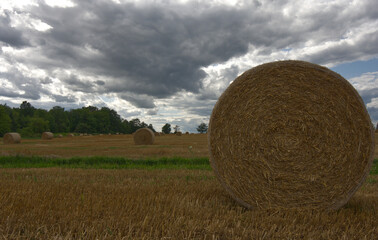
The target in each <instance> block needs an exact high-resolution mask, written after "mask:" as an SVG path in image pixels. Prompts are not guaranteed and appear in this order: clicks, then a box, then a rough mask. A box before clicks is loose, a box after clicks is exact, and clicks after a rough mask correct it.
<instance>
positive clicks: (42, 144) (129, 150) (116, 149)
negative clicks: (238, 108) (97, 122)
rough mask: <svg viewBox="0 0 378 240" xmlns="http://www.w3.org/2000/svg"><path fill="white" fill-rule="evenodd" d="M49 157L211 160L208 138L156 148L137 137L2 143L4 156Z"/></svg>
mask: <svg viewBox="0 0 378 240" xmlns="http://www.w3.org/2000/svg"><path fill="white" fill-rule="evenodd" d="M15 154H20V155H26V156H47V157H76V156H82V157H87V156H113V157H114V156H117V157H127V158H132V159H140V158H160V157H185V158H193V157H208V156H209V153H208V147H207V135H206V134H191V135H185V134H184V135H182V136H176V135H173V134H170V135H165V136H157V137H155V142H154V144H153V145H135V144H134V140H133V135H131V134H126V135H102V136H99V135H97V136H76V137H63V138H54V139H52V140H42V139H22V141H21V144H13V145H4V144H3V142H1V143H0V155H3V156H4V155H5V156H6V155H15Z"/></svg>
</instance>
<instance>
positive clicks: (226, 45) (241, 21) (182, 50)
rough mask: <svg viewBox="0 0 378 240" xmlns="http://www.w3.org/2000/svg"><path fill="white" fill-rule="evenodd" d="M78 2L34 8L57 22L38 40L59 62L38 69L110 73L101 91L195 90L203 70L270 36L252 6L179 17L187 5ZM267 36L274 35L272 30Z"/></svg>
mask: <svg viewBox="0 0 378 240" xmlns="http://www.w3.org/2000/svg"><path fill="white" fill-rule="evenodd" d="M76 4H77V6H76V7H73V8H66V9H55V8H51V7H49V6H47V5H43V4H40V6H39V7H38V8H35V9H34V11H33V13H34V14H35V15H36V16H37V17H38V18H39V19H41V20H42V21H44V22H46V23H47V24H49V25H50V26H52V27H53V29H52V30H50V31H47V32H46V33H44V34H39V35H38V36H36V37H39V38H43V40H44V41H45V42H46V44H45V46H44V51H43V54H45V56H46V57H48V58H50V59H52V63H55V65H54V64H52V65H47V66H46V65H44V66H39V67H42V68H46V67H47V68H50V69H51V70H53V69H54V68H57V67H75V68H77V69H80V70H82V71H85V72H87V73H90V74H99V75H105V76H111V77H113V78H114V79H115V80H114V81H113V82H107V84H106V89H104V91H110V92H123V91H125V90H127V91H132V92H134V93H136V94H148V95H150V96H155V97H168V96H171V95H173V94H175V93H176V92H177V91H180V90H186V91H189V92H195V93H196V92H198V91H199V89H200V88H201V87H202V85H201V80H202V79H203V78H204V77H205V76H206V74H205V72H204V71H203V70H201V67H203V66H207V65H210V64H212V63H214V62H223V61H226V60H228V59H230V58H231V57H234V56H238V55H242V54H244V53H246V52H247V50H248V46H249V44H250V43H251V41H252V42H253V43H254V44H255V45H266V44H269V43H267V42H266V41H267V39H270V37H271V36H265V37H262V36H263V34H266V33H259V32H257V33H255V32H254V31H253V28H255V27H254V25H256V24H257V23H258V22H261V21H264V20H267V19H269V16H263V15H262V14H259V13H258V11H254V10H253V9H248V10H239V9H233V8H231V7H225V6H224V7H215V8H208V9H207V8H204V9H201V10H200V11H203V13H200V11H197V12H196V10H194V11H193V13H190V11H187V10H186V13H185V14H180V12H181V11H184V9H185V7H190V6H189V5H188V6H185V5H175V6H174V7H176V8H177V9H172V8H169V7H168V8H167V7H166V6H165V5H163V4H151V5H146V6H143V7H138V6H137V5H135V4H123V5H119V4H115V3H112V2H109V1H77V2H76ZM250 10H252V11H254V14H251V12H250ZM257 25H261V23H260V24H257ZM257 29H259V28H258V27H257ZM267 33H268V34H275V32H274V30H273V29H270V30H267ZM280 34H282V33H279V34H278V35H280ZM270 41H272V40H270ZM85 47H87V50H88V49H89V48H90V49H92V50H95V51H96V52H98V55H96V54H94V55H90V53H89V52H90V51H89V50H88V55H86V54H85V51H84V49H86V48H85ZM78 49H82V51H78ZM35 63H36V64H38V62H35ZM70 83H73V82H70ZM80 89H81V88H80Z"/></svg>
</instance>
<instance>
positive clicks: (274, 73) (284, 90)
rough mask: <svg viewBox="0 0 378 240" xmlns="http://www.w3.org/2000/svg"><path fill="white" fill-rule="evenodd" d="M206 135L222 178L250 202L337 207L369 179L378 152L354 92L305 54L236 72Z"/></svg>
mask: <svg viewBox="0 0 378 240" xmlns="http://www.w3.org/2000/svg"><path fill="white" fill-rule="evenodd" d="M208 142H209V151H210V162H211V166H212V168H213V169H214V172H215V174H216V176H217V178H218V179H219V181H220V182H221V184H222V185H223V187H224V188H225V189H226V190H227V191H228V192H229V193H230V194H231V196H232V197H233V198H234V199H235V200H236V201H237V202H239V203H240V204H242V205H243V206H245V207H248V208H310V209H313V208H318V209H338V208H340V207H341V206H343V205H344V204H345V203H346V202H347V201H348V200H349V199H350V198H351V196H352V195H353V194H354V193H355V192H356V191H357V189H358V188H359V187H360V186H361V185H362V183H363V182H364V181H365V179H366V176H367V175H368V174H369V170H370V168H371V165H372V162H373V153H374V134H373V127H372V125H371V120H370V117H369V114H368V112H367V110H366V108H365V105H364V103H363V101H362V99H361V97H360V96H359V95H358V93H357V91H356V90H355V89H354V88H353V86H352V85H351V84H350V83H349V82H348V81H346V80H345V79H344V78H343V77H341V76H340V75H338V74H337V73H335V72H333V71H331V70H329V69H327V68H325V67H321V66H319V65H315V64H311V63H308V62H302V61H280V62H272V63H267V64H263V65H260V66H257V67H255V68H252V69H250V70H248V71H246V72H245V73H243V74H242V75H241V76H239V77H237V78H236V79H235V81H234V82H233V83H232V84H231V85H230V86H229V87H228V88H227V89H226V90H225V92H224V93H223V94H222V95H221V97H220V98H219V100H218V102H217V103H216V105H215V107H214V109H213V112H212V114H211V118H210V123H209V134H208Z"/></svg>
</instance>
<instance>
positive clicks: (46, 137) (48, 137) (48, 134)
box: [42, 132, 54, 140]
mask: <svg viewBox="0 0 378 240" xmlns="http://www.w3.org/2000/svg"><path fill="white" fill-rule="evenodd" d="M53 138H54V134H53V133H52V132H44V133H42V139H43V140H51V139H53Z"/></svg>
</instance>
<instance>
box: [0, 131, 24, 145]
mask: <svg viewBox="0 0 378 240" xmlns="http://www.w3.org/2000/svg"><path fill="white" fill-rule="evenodd" d="M3 142H4V144H16V143H21V135H20V134H19V133H16V132H12V133H6V134H4V138H3Z"/></svg>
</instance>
